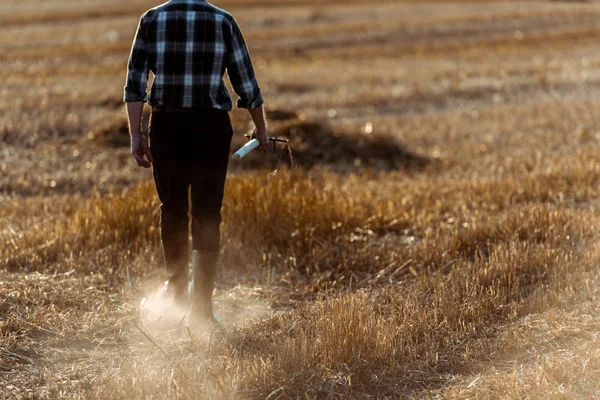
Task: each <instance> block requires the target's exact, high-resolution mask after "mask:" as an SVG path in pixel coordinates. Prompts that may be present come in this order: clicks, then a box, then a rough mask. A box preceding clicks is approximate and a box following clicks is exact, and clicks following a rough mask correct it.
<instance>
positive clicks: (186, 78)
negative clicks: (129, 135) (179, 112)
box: [125, 0, 263, 111]
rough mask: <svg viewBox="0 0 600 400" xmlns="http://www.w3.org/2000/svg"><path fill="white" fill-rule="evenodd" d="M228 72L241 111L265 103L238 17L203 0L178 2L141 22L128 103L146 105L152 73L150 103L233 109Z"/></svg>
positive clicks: (127, 89) (152, 12)
mask: <svg viewBox="0 0 600 400" xmlns="http://www.w3.org/2000/svg"><path fill="white" fill-rule="evenodd" d="M225 70H227V71H228V74H229V77H230V80H231V83H232V85H233V87H234V90H235V91H236V93H237V94H238V95H239V96H240V100H239V101H238V107H240V108H256V107H258V106H260V105H261V104H262V103H263V99H262V96H261V93H260V89H259V87H258V83H257V81H256V77H255V74H254V69H253V67H252V62H251V60H250V56H249V53H248V49H247V47H246V44H245V42H244V39H243V36H242V33H241V31H240V29H239V27H238V25H237V23H236V21H235V19H234V18H233V16H232V15H231V14H229V13H227V12H226V11H224V10H221V9H219V8H217V7H215V6H214V5H212V4H209V3H207V2H206V1H203V0H172V1H170V2H168V3H165V4H163V5H160V6H158V7H156V8H153V9H151V10H149V11H148V12H146V13H145V14H144V15H143V16H142V18H141V19H140V24H139V27H138V32H137V35H136V40H135V42H134V45H133V48H132V52H131V57H130V61H129V68H128V79H127V86H126V87H125V101H145V100H146V99H147V95H146V87H145V86H146V85H147V76H148V71H152V72H153V73H154V75H155V80H154V84H153V87H152V93H151V95H150V99H149V102H150V105H152V106H163V105H167V106H176V107H189V108H216V109H221V110H227V111H228V110H231V108H232V101H231V97H230V95H229V93H228V91H227V89H226V87H225V84H224V82H223V79H222V78H223V75H224V73H225Z"/></svg>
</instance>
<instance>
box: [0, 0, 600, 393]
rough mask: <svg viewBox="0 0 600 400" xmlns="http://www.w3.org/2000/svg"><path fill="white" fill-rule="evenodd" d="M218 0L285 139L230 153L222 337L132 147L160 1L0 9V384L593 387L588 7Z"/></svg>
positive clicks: (185, 389)
mask: <svg viewBox="0 0 600 400" xmlns="http://www.w3.org/2000/svg"><path fill="white" fill-rule="evenodd" d="M214 3H215V4H216V5H218V6H220V7H223V8H225V9H227V10H229V11H231V12H232V13H233V14H234V15H235V16H236V18H237V20H238V22H239V24H240V26H241V27H242V30H243V31H244V33H245V36H246V39H247V41H248V43H249V47H250V50H251V53H252V56H253V59H254V63H255V66H256V69H257V74H258V77H259V81H260V84H261V87H262V90H263V92H264V96H265V99H266V107H267V114H268V118H269V122H270V132H271V135H272V136H279V137H286V138H289V139H290V141H291V150H292V151H291V154H288V153H286V152H283V151H280V150H278V151H277V153H276V154H266V155H263V154H252V155H251V156H250V157H249V158H248V159H247V160H245V161H243V162H242V163H231V165H230V174H229V180H228V182H227V187H226V196H225V204H224V209H223V213H224V224H223V249H222V254H223V265H222V268H221V270H220V271H219V278H218V283H217V290H216V294H215V295H216V310H217V312H219V313H220V314H221V316H222V319H223V321H224V326H223V327H222V328H218V329H214V330H211V331H195V330H193V329H190V328H187V325H186V316H185V314H184V312H183V311H182V310H175V309H173V308H172V307H170V305H169V304H168V302H167V301H166V300H165V299H164V298H162V297H161V291H160V288H161V285H162V283H163V282H164V280H165V279H166V272H165V270H164V265H163V260H162V253H161V248H160V239H159V224H158V220H159V203H158V199H157V196H156V192H155V189H154V186H153V183H152V181H151V179H152V177H151V172H150V171H147V170H141V169H139V168H137V166H136V165H135V162H134V161H133V159H132V158H131V156H130V151H129V148H128V145H129V142H128V136H127V125H126V116H125V113H124V110H123V104H122V101H121V99H122V88H123V85H124V81H125V67H126V63H127V57H128V53H129V49H130V46H131V41H132V38H133V35H134V32H135V28H136V25H137V21H138V19H139V16H140V15H141V14H142V13H143V12H144V11H145V10H146V9H148V8H150V7H153V6H155V5H157V3H154V2H151V1H147V0H131V1H129V2H122V1H119V2H117V1H115V0H102V1H100V0H78V1H64V0H63V1H57V0H46V1H41V0H19V1H17V0H3V1H2V4H0V67H1V70H2V72H3V74H2V78H1V79H0V82H1V83H2V84H1V85H0V139H1V143H2V144H1V147H0V171H1V172H0V332H1V334H0V398H3V399H4V398H7V399H9V398H10V399H12V398H19V399H20V398H28V399H63V398H65V399H73V398H85V399H87V398H97V399H141V398H144V399H176V398H181V399H269V400H274V399H400V398H416V399H420V398H423V399H521V398H527V399H548V398H554V399H589V398H600V350H599V348H600V346H599V345H600V322H599V321H600V319H599V318H598V317H599V314H600V276H599V269H598V265H599V264H598V263H599V261H600V253H599V250H600V249H599V248H598V240H599V233H598V228H597V227H596V225H598V222H599V220H598V211H599V208H600V203H599V202H598V200H597V199H598V194H599V193H598V191H599V186H598V185H599V183H600V153H599V151H600V124H599V121H598V118H597V117H596V109H597V108H598V107H599V106H600V96H599V95H598V93H599V92H598V89H599V88H600V72H599V71H600V69H599V67H600V52H599V50H600V42H599V40H598V39H599V38H600V28H599V26H598V24H597V20H598V18H600V3H598V2H595V1H591V2H574V1H525V0H524V1H483V0H479V1H477V0H473V1H466V0H465V1H460V0H437V1H410V0H405V1H400V0H396V1H394V0H389V1H383V0H381V1H366V0H346V1H331V0H330V1H320V0H304V1H298V0H264V1H257V0H222V1H216V0H215V2H214ZM145 117H146V119H147V118H148V117H149V111H148V110H146V115H145ZM232 119H233V122H234V127H235V130H236V137H235V139H234V143H233V146H232V149H235V148H237V147H239V146H240V145H241V144H242V143H243V142H244V138H243V134H244V133H246V132H247V131H248V129H249V128H250V124H249V122H250V119H249V117H248V116H247V115H246V114H245V113H244V112H242V111H240V110H236V111H234V112H233V113H232Z"/></svg>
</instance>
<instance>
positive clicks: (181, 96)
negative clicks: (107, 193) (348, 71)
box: [124, 0, 267, 322]
mask: <svg viewBox="0 0 600 400" xmlns="http://www.w3.org/2000/svg"><path fill="white" fill-rule="evenodd" d="M149 71H152V73H153V74H154V83H153V85H152V90H151V92H150V95H149V96H148V94H147V92H146V87H147V82H148V72H149ZM225 71H227V72H228V75H229V79H230V81H231V84H232V86H233V88H234V90H235V92H236V93H237V94H238V95H239V97H240V98H239V100H238V102H237V106H238V107H240V108H246V109H248V111H249V112H250V115H251V117H252V120H253V121H254V124H255V129H254V132H253V136H254V137H255V138H258V140H259V141H260V144H261V147H263V148H264V147H265V146H266V144H267V127H266V122H265V118H264V112H263V107H262V104H263V98H262V95H261V91H260V89H259V86H258V83H257V81H256V77H255V74H254V69H253V67H252V62H251V60H250V55H249V53H248V49H247V47H246V44H245V42H244V38H243V36H242V32H241V31H240V28H239V27H238V25H237V23H236V21H235V19H234V18H233V16H231V14H229V13H227V12H225V11H223V10H221V9H219V8H217V7H215V6H213V5H211V4H209V3H207V2H206V1H204V0H171V1H169V2H167V3H165V4H163V5H161V6H158V7H156V8H153V9H151V10H149V11H147V12H146V13H145V14H144V15H143V16H142V17H141V19H140V22H139V26H138V29H137V34H136V37H135V40H134V43H133V48H132V50H131V55H130V58H129V65H128V73H127V84H126V86H125V96H124V101H125V102H126V103H127V114H128V118H129V129H130V133H131V151H132V154H133V157H134V158H135V160H136V162H137V164H138V165H139V166H140V167H144V168H150V167H153V175H154V181H155V183H156V189H157V192H158V196H159V198H160V200H161V202H162V206H161V239H162V244H163V250H164V256H165V263H166V267H167V272H168V274H169V284H168V292H170V293H172V295H173V296H174V298H175V300H176V301H177V302H179V303H180V304H182V303H183V302H184V301H185V298H186V295H187V289H188V284H189V282H188V258H189V249H188V246H189V243H188V237H189V236H188V235H189V232H188V225H189V218H188V210H189V208H190V205H189V204H188V198H189V197H191V216H192V246H193V250H194V255H199V257H194V264H195V265H193V277H192V279H193V281H194V292H193V293H192V304H191V307H192V309H191V315H190V316H191V319H193V320H196V321H203V322H205V321H207V320H209V319H211V318H212V317H213V310H212V293H213V289H214V282H215V277H216V268H217V263H218V259H219V251H220V224H221V204H222V201H223V190H224V186H225V176H226V173H227V164H228V159H229V149H230V145H231V137H232V134H233V130H232V128H231V122H230V119H229V114H228V111H230V110H231V109H232V101H231V97H230V96H229V93H228V91H227V88H226V87H225V84H224V82H223V76H224V73H225ZM145 102H148V103H149V105H150V106H152V118H151V123H150V129H149V131H150V132H149V137H150V146H149V145H148V142H147V141H146V138H145V137H144V136H143V135H142V128H141V120H142V109H143V107H144V103H145ZM188 191H189V192H190V193H191V196H189V193H188ZM196 258H199V260H196Z"/></svg>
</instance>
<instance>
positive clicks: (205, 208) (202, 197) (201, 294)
mask: <svg viewBox="0 0 600 400" xmlns="http://www.w3.org/2000/svg"><path fill="white" fill-rule="evenodd" d="M231 136H232V131H231V129H230V128H229V129H226V130H224V131H222V132H219V133H218V134H216V135H215V136H214V137H211V138H210V143H209V146H210V148H211V152H210V154H205V157H204V158H203V159H202V160H199V161H198V162H196V163H195V166H194V168H193V169H192V171H193V175H192V177H191V193H192V207H191V209H192V238H193V250H194V256H195V257H193V259H194V265H193V278H194V294H193V300H192V312H193V313H194V314H195V315H196V317H199V318H203V319H207V318H210V317H212V315H213V309H212V295H213V291H214V286H215V279H216V274H217V267H218V261H219V251H220V239H221V238H220V237H221V232H220V226H221V221H222V218H221V206H222V203H223V194H224V189H225V180H226V175H227V165H228V160H229V148H230V145H231ZM196 259H197V260H196Z"/></svg>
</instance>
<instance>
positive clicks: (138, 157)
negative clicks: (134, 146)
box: [132, 152, 152, 168]
mask: <svg viewBox="0 0 600 400" xmlns="http://www.w3.org/2000/svg"><path fill="white" fill-rule="evenodd" d="M132 154H133V158H135V162H136V163H137V165H139V166H140V167H144V168H150V166H151V165H152V164H150V162H149V161H147V160H145V159H144V157H143V156H142V155H140V154H139V153H137V152H133V153H132Z"/></svg>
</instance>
